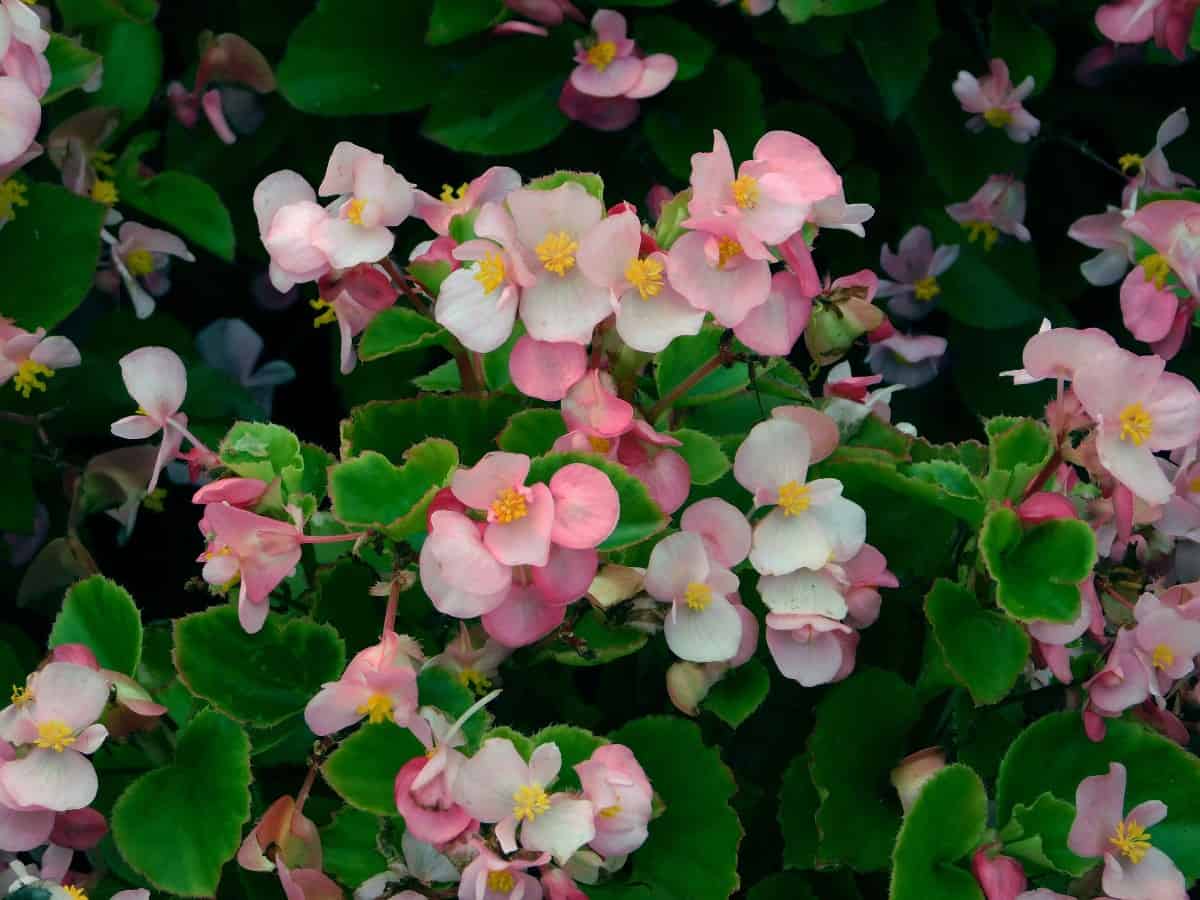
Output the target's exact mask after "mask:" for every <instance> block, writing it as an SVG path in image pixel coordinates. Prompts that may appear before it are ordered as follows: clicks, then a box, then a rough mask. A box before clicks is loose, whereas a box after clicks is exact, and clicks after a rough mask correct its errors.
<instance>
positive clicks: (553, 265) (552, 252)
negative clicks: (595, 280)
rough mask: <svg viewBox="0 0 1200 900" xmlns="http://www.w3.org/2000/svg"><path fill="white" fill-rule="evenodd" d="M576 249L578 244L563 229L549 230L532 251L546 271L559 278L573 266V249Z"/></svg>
mask: <svg viewBox="0 0 1200 900" xmlns="http://www.w3.org/2000/svg"><path fill="white" fill-rule="evenodd" d="M578 249H579V244H578V242H576V241H573V240H572V239H571V235H569V234H567V233H566V232H565V231H551V232H550V233H548V234H547V235H546V236H545V237H544V238H543V239H542V242H541V243H540V244H538V245H537V247H535V248H534V252H535V253H536V254H537V258H538V259H540V260H541V261H542V265H543V266H544V267H545V269H546V271H547V272H553V273H554V274H555V275H557V276H559V277H560V278H561V277H562V276H564V275H566V274H567V273H568V272H569V271H571V269H573V268H575V251H577V250H578Z"/></svg>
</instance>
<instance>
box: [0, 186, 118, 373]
mask: <svg viewBox="0 0 1200 900" xmlns="http://www.w3.org/2000/svg"><path fill="white" fill-rule="evenodd" d="M25 199H26V201H27V202H28V205H26V206H20V207H17V210H16V216H15V217H14V218H13V219H12V221H10V222H9V223H8V224H6V225H5V226H4V228H3V229H0V258H3V259H9V260H14V259H19V260H20V261H21V265H19V266H14V265H9V266H7V267H5V271H4V299H3V300H0V314H3V315H4V316H6V317H8V318H10V319H13V320H15V321H16V324H17V325H19V326H21V327H22V328H25V329H28V330H30V331H32V330H33V329H35V328H38V327H42V328H45V329H47V330H49V329H51V328H53V327H54V326H55V325H57V324H58V323H59V322H61V321H62V320H63V319H65V318H66V317H67V316H69V315H70V314H71V313H72V312H74V311H75V308H76V307H77V306H79V304H80V303H82V302H83V298H84V297H86V296H87V293H88V291H89V290H90V289H91V287H92V277H93V276H94V275H95V274H96V263H97V261H98V260H99V258H100V227H101V226H102V225H103V224H104V214H105V212H106V210H105V208H104V207H103V206H101V205H100V204H98V203H93V202H92V201H91V200H87V199H85V198H83V197H77V196H75V195H74V194H72V193H71V192H70V191H68V190H67V189H66V188H63V187H59V186H58V185H56V184H45V183H42V182H35V183H33V184H29V185H28V186H27V188H26V194H25ZM10 390H11V389H10Z"/></svg>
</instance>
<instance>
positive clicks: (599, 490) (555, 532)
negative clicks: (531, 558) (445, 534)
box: [485, 463, 620, 550]
mask: <svg viewBox="0 0 1200 900" xmlns="http://www.w3.org/2000/svg"><path fill="white" fill-rule="evenodd" d="M549 488H550V494H551V496H552V497H553V498H554V520H553V528H552V530H551V532H550V539H551V540H552V541H553V542H554V543H555V544H557V545H558V546H560V547H566V548H568V549H571V550H584V549H589V550H590V549H592V548H594V547H598V546H600V544H601V543H603V542H604V540H605V539H606V538H607V537H608V536H609V535H610V534H612V531H613V529H614V528H616V526H617V519H618V518H619V516H620V500H619V499H618V497H617V489H616V488H614V487H613V484H612V482H611V481H610V480H609V478H608V476H607V475H605V474H604V473H603V472H601V471H600V470H599V469H597V468H596V467H594V466H589V465H585V464H584V463H570V464H568V465H566V466H563V467H562V468H561V469H559V470H558V471H557V472H555V473H554V474H553V475H552V476H551V477H550V482H549ZM485 542H486V538H485Z"/></svg>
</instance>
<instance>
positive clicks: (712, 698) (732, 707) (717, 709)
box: [700, 659, 771, 728]
mask: <svg viewBox="0 0 1200 900" xmlns="http://www.w3.org/2000/svg"><path fill="white" fill-rule="evenodd" d="M770 690H771V676H770V675H768V674H767V667H766V666H764V665H763V664H762V663H761V662H759V661H758V660H757V659H751V660H750V661H749V662H747V663H746V664H745V665H742V666H738V667H737V668H736V669H733V670H731V671H729V672H727V673H726V674H725V677H723V678H722V679H721V680H720V681H718V682H717V683H716V684H715V685H714V686H713V688H712V690H710V691H709V692H708V696H707V697H705V698H704V702H703V703H701V704H700V706H701V708H702V709H706V710H708V711H709V712H710V713H712V714H713V715H714V716H716V717H717V718H718V719H720V720H721V721H722V722H724V723H725V724H726V725H728V726H729V727H730V728H737V727H738V726H740V725H741V724H742V723H743V722H745V721H746V720H747V719H748V718H750V717H751V716H752V715H754V713H755V711H756V710H757V709H758V708H759V707H760V706H761V705H762V702H763V701H764V700H766V699H767V693H768V692H769V691H770Z"/></svg>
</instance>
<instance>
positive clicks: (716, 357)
mask: <svg viewBox="0 0 1200 900" xmlns="http://www.w3.org/2000/svg"><path fill="white" fill-rule="evenodd" d="M724 364H725V350H724V348H722V349H719V350H717V352H716V353H714V354H713V355H712V357H711V358H709V359H708V360H706V361H705V362H704V363H702V364H701V365H700V367H699V368H697V369H696V371H695V372H693V373H692V374H691V375H689V376H688V377H687V378H685V379H683V381H681V382H679V384H677V385H675V387H673V388H671V390H669V391H668V392H667V393H666V394H665V395H664V396H662V397H660V398H659V401H658V402H657V403H655V404H654V405H653V406H652V407H650V411H649V412H648V413H646V420H647V421H648V422H649V423H650V424H651V425H653V424H654V422H655V420H656V419H657V418H658V417H659V416H661V415H662V414H663V413H664V412H666V411H667V410H668V409H670V408H671V407H672V406H674V405H675V402H676V401H677V400H679V398H680V397H682V396H684V395H685V394H686V393H687V392H688V391H690V390H691V389H692V388H694V387H695V386H696V385H698V384H699V383H700V382H701V381H703V380H704V379H705V378H707V377H708V376H709V375H711V374H712V373H713V372H715V371H716V370H717V369H719V368H720V367H721V366H723V365H724Z"/></svg>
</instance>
